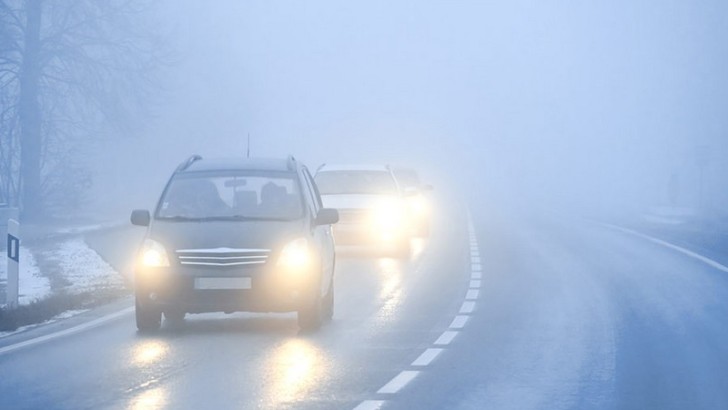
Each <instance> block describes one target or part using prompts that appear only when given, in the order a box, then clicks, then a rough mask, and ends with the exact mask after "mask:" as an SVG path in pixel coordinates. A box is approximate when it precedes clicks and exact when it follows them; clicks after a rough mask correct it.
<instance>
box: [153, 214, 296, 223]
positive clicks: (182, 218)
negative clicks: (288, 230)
mask: <svg viewBox="0 0 728 410" xmlns="http://www.w3.org/2000/svg"><path fill="white" fill-rule="evenodd" d="M159 219H162V220H165V221H175V222H177V221H179V222H205V221H292V220H293V219H295V218H283V217H274V216H271V217H264V216H246V215H216V216H201V217H191V216H182V215H172V216H160V217H159Z"/></svg>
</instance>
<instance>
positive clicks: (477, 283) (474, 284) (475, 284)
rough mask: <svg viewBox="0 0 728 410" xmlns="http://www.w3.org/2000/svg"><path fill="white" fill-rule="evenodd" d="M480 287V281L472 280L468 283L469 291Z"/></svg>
mask: <svg viewBox="0 0 728 410" xmlns="http://www.w3.org/2000/svg"><path fill="white" fill-rule="evenodd" d="M480 285H481V281H480V280H479V279H472V280H471V281H470V289H478V288H479V287H480Z"/></svg>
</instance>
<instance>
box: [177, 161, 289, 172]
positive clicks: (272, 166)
mask: <svg viewBox="0 0 728 410" xmlns="http://www.w3.org/2000/svg"><path fill="white" fill-rule="evenodd" d="M188 164H189V165H188V166H187V167H184V168H182V169H179V170H178V171H177V172H201V171H202V172H204V171H238V170H242V171H288V172H294V171H295V170H296V166H295V165H292V162H291V159H283V158H200V159H195V160H193V161H188Z"/></svg>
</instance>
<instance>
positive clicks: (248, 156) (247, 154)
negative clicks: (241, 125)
mask: <svg viewBox="0 0 728 410" xmlns="http://www.w3.org/2000/svg"><path fill="white" fill-rule="evenodd" d="M246 157H247V158H250V133H248V150H247V152H246Z"/></svg>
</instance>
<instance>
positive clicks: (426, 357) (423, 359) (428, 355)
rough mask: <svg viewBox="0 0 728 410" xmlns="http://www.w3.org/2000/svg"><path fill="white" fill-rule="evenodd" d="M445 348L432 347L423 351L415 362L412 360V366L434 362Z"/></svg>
mask: <svg viewBox="0 0 728 410" xmlns="http://www.w3.org/2000/svg"><path fill="white" fill-rule="evenodd" d="M442 351H443V349H437V348H430V349H427V350H425V351H424V352H422V354H421V355H420V357H418V358H417V359H415V361H414V362H412V366H428V365H429V364H430V363H432V361H433V360H435V359H436V358H437V356H439V355H440V353H442Z"/></svg>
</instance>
